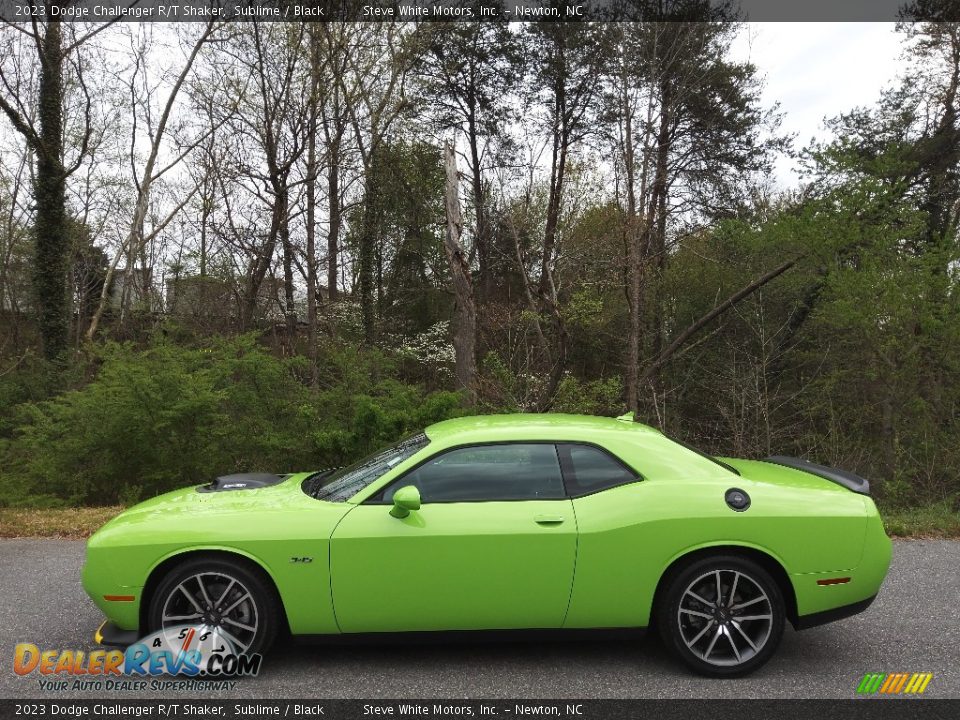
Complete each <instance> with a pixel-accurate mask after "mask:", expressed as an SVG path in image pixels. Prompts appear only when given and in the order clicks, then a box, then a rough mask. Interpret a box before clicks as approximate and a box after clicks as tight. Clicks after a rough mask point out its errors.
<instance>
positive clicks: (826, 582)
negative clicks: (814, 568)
mask: <svg viewBox="0 0 960 720" xmlns="http://www.w3.org/2000/svg"><path fill="white" fill-rule="evenodd" d="M848 582H850V578H827V579H826V580H817V585H843V584H844V583H848Z"/></svg>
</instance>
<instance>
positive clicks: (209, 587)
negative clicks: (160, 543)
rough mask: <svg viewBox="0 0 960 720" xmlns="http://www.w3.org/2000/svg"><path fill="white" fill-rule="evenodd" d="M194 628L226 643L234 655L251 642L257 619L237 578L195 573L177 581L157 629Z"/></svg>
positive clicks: (250, 598)
mask: <svg viewBox="0 0 960 720" xmlns="http://www.w3.org/2000/svg"><path fill="white" fill-rule="evenodd" d="M182 625H194V626H199V628H200V632H201V633H211V634H212V637H213V638H214V640H216V639H218V638H222V639H224V640H226V641H227V642H228V643H229V644H230V645H231V646H232V648H233V649H234V650H235V651H236V652H241V653H242V652H245V651H246V650H247V649H248V648H249V647H250V646H251V645H252V644H253V642H254V639H255V638H256V636H257V629H258V628H259V615H258V612H257V604H256V602H255V600H254V596H253V594H252V593H251V592H250V590H249V589H248V588H247V586H246V585H245V584H244V583H243V582H242V581H241V580H239V579H238V578H235V577H233V576H231V575H228V574H226V573H222V572H198V573H194V574H192V575H189V576H187V577H186V578H184V579H183V580H181V581H180V583H179V584H177V585H176V586H175V587H174V588H173V589H172V590H171V591H170V592H169V593H168V594H167V597H166V600H165V601H164V603H163V609H162V614H161V627H162V628H163V629H164V630H166V629H169V628H173V627H177V626H182Z"/></svg>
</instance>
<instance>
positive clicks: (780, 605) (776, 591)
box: [657, 555, 786, 677]
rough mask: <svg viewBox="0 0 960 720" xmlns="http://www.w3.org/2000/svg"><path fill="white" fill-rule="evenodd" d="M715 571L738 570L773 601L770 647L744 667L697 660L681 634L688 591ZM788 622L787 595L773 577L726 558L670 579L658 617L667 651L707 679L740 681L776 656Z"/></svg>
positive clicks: (694, 564) (750, 564) (708, 561)
mask: <svg viewBox="0 0 960 720" xmlns="http://www.w3.org/2000/svg"><path fill="white" fill-rule="evenodd" d="M714 570H736V571H737V572H740V573H742V574H744V575H747V576H748V577H749V578H750V579H751V580H752V581H754V582H756V583H757V584H758V585H760V587H761V588H762V589H763V591H764V592H765V593H766V594H767V597H768V598H769V599H770V606H771V608H772V610H773V621H772V623H771V627H770V636H769V637H768V638H767V642H766V644H765V645H764V646H763V647H762V648H761V649H760V652H759V653H757V654H756V655H754V656H753V657H752V658H750V659H749V660H747V661H746V662H744V663H742V664H740V665H734V666H720V665H712V664H710V663H708V662H706V661H705V660H703V659H701V658H699V657H697V656H696V655H695V654H694V653H693V652H692V651H691V650H690V649H689V648H688V647H687V645H686V643H685V642H684V640H683V636H682V635H681V633H680V627H679V621H678V619H677V614H678V611H679V608H680V600H681V599H682V596H683V593H684V591H685V590H686V589H687V586H688V585H690V583H691V582H693V581H694V580H695V579H696V578H697V577H699V576H701V575H703V574H705V573H708V572H711V571H714ZM785 619H786V608H785V605H784V601H783V593H782V592H781V591H780V587H779V586H778V585H777V583H776V582H775V581H774V579H773V578H772V577H771V576H770V574H769V573H768V572H767V571H766V570H764V569H763V568H762V567H760V565H758V564H757V563H755V562H753V561H751V560H747V559H745V558H739V557H736V556H726V555H722V556H714V557H707V558H702V559H700V560H697V561H694V562H692V563H690V564H688V565H686V566H684V567H683V568H681V569H680V570H679V571H678V572H677V573H675V574H674V575H673V577H672V578H671V579H670V582H669V585H668V588H667V592H666V594H665V596H664V598H663V602H661V603H660V607H659V608H658V613H657V624H658V626H659V629H660V635H661V637H662V638H663V641H664V643H665V644H666V646H667V648H668V649H669V650H670V651H671V652H672V653H673V654H674V655H676V656H677V657H679V658H680V659H681V660H683V662H684V663H686V664H687V666H688V667H690V668H691V669H693V670H694V671H696V672H697V673H699V674H701V675H705V676H707V677H740V676H743V675H747V674H749V673H751V672H753V671H754V670H756V669H757V668H759V667H760V666H762V665H763V664H765V663H766V662H767V661H768V660H769V659H770V658H771V657H772V656H773V654H774V653H775V652H776V650H777V646H778V645H779V644H780V638H781V637H782V635H783V628H784V625H785Z"/></svg>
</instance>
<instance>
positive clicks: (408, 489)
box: [83, 415, 891, 676]
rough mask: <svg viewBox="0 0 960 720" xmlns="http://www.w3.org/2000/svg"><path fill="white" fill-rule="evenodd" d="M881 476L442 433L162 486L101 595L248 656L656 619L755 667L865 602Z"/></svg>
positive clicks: (137, 624)
mask: <svg viewBox="0 0 960 720" xmlns="http://www.w3.org/2000/svg"><path fill="white" fill-rule="evenodd" d="M868 492H869V486H868V483H867V482H866V481H865V480H863V479H862V478H859V477H857V476H856V475H853V474H851V473H847V472H843V471H840V470H835V469H832V468H828V467H824V466H820V465H815V464H813V463H809V462H807V461H804V460H798V459H795V458H787V457H772V458H767V459H766V460H763V461H755V460H753V461H751V460H736V459H728V458H713V457H710V456H707V455H704V454H702V453H700V452H698V451H696V450H694V449H692V448H688V447H686V446H684V445H682V444H679V443H677V442H674V441H673V440H670V439H669V438H667V437H666V436H664V435H663V434H661V433H660V432H658V431H657V430H654V429H652V428H649V427H646V426H644V425H640V424H638V423H634V422H631V421H630V419H629V418H627V417H624V418H618V419H613V418H599V417H587V416H576V415H496V416H476V417H466V418H459V419H455V420H448V421H445V422H441V423H437V424H436V425H431V426H430V427H428V428H427V429H426V430H425V431H424V432H422V433H420V434H417V435H414V436H412V437H409V438H407V439H405V440H403V441H401V442H399V443H397V444H396V445H394V446H392V447H389V448H387V449H385V450H382V451H380V452H378V453H376V454H374V455H372V456H370V457H368V458H365V459H363V460H361V461H359V462H357V463H355V464H354V465H351V466H349V467H346V468H342V469H338V470H335V471H326V472H319V473H318V472H305V473H294V474H289V475H270V474H249V475H230V476H225V477H221V478H218V479H217V480H215V481H214V482H212V483H210V484H208V485H201V486H199V487H190V488H186V489H183V490H177V491H174V492H170V493H167V494H165V495H161V496H159V497H156V498H154V499H152V500H149V501H147V502H144V503H141V504H139V505H137V506H135V507H132V508H130V509H128V510H126V511H125V512H123V513H122V514H120V515H119V516H118V517H116V518H114V519H113V520H111V521H110V522H108V523H107V524H106V525H104V526H103V527H102V528H101V529H100V530H99V531H98V532H97V533H96V534H94V535H93V536H92V537H91V538H90V540H89V542H88V545H87V557H86V563H85V565H84V568H83V585H84V588H85V589H86V591H87V593H88V594H89V595H90V597H91V598H93V601H94V602H95V603H96V604H97V605H98V606H99V607H100V608H101V609H102V610H103V612H104V614H105V615H106V617H107V622H106V623H105V625H104V626H103V627H102V629H101V631H99V632H98V638H100V639H101V640H102V641H103V642H106V643H108V644H110V643H112V644H121V645H122V644H125V643H127V644H128V643H130V642H133V640H134V639H136V638H137V637H140V636H141V635H143V634H146V633H148V632H154V631H158V630H163V629H165V628H168V627H176V626H183V625H185V624H187V625H192V626H196V627H198V628H202V631H203V632H204V633H207V634H210V633H212V634H213V636H214V637H215V638H221V639H223V640H224V641H226V642H228V643H229V644H230V646H231V647H233V648H234V649H237V650H239V651H243V652H247V653H254V652H263V651H265V650H266V649H267V648H268V647H269V646H270V644H271V643H272V642H273V640H274V638H275V637H276V636H277V634H278V633H279V632H280V631H281V630H282V631H284V632H286V631H289V633H290V634H292V635H293V636H295V637H296V636H326V637H329V636H340V637H345V636H359V635H360V634H363V635H364V636H366V635H367V634H370V633H388V632H389V633H394V632H400V631H403V632H417V631H423V632H431V631H470V630H521V629H556V630H565V629H599V628H645V627H648V626H649V625H651V624H655V625H656V627H657V628H658V630H659V632H660V633H661V635H662V637H663V639H664V641H665V643H666V645H667V646H668V647H669V648H670V650H671V651H672V652H674V653H675V654H676V655H677V656H678V657H679V658H680V659H682V660H683V661H684V662H686V664H687V665H689V666H690V667H691V668H692V669H694V670H696V671H698V672H700V673H703V674H706V675H714V676H733V675H742V674H745V673H748V672H750V671H752V670H754V669H756V668H757V667H759V666H760V665H762V664H763V663H764V662H766V661H767V660H768V659H769V658H770V656H771V655H772V654H773V652H774V651H775V649H776V647H777V644H778V643H779V641H780V637H781V635H782V633H783V628H784V624H785V623H786V622H788V621H789V622H791V623H792V624H793V625H794V626H795V627H796V628H806V627H811V626H813V625H819V624H822V623H824V622H829V621H831V620H837V619H840V618H843V617H846V616H849V615H852V614H854V613H857V612H860V611H862V610H864V609H865V608H866V607H867V606H868V605H869V604H870V602H871V601H872V600H873V598H874V596H875V595H876V594H877V592H878V590H879V589H880V585H881V584H882V582H883V579H884V576H885V575H886V573H887V568H888V566H889V564H890V554H891V543H890V540H889V539H888V538H887V536H886V534H885V532H884V529H883V525H882V523H881V520H880V517H879V515H878V514H877V509H876V507H875V506H874V503H873V501H872V500H871V499H870V497H869V495H868Z"/></svg>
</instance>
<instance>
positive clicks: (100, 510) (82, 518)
mask: <svg viewBox="0 0 960 720" xmlns="http://www.w3.org/2000/svg"><path fill="white" fill-rule="evenodd" d="M122 510H123V506H121V505H113V506H110V507H82V508H55V509H51V508H0V538H14V537H56V538H86V537H90V535H92V534H93V532H94V531H95V530H96V529H97V528H99V527H100V526H101V525H103V524H104V523H105V522H106V521H107V520H109V519H110V518H112V517H114V516H115V515H117V514H118V513H119V512H120V511H122Z"/></svg>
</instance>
